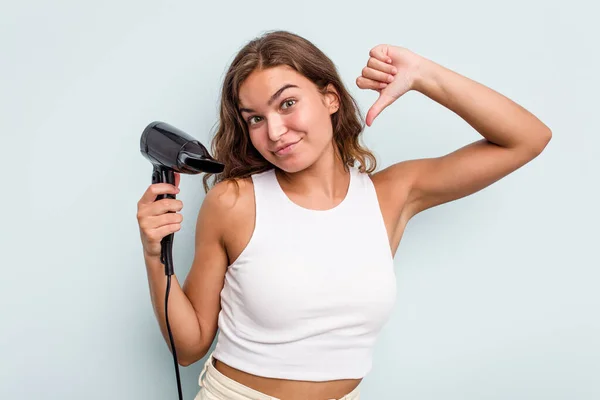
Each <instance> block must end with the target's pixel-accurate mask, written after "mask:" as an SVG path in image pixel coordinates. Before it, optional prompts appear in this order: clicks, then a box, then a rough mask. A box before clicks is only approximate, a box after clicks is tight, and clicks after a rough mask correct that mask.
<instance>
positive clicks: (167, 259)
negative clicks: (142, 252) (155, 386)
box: [161, 241, 183, 400]
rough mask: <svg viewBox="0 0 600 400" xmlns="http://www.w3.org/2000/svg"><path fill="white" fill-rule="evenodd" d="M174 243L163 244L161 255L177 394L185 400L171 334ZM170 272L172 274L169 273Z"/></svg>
mask: <svg viewBox="0 0 600 400" xmlns="http://www.w3.org/2000/svg"><path fill="white" fill-rule="evenodd" d="M172 245H173V241H169V242H168V244H167V243H163V246H162V249H161V253H162V256H161V257H162V260H161V261H162V262H163V264H164V265H165V272H166V275H167V291H166V293H165V322H166V324H167V332H168V333H169V341H170V343H171V352H172V353H173V362H174V363H175V375H176V377H177V392H178V393H179V400H183V394H182V392H181V378H180V377H179V363H178V362H177V350H176V349H175V341H174V340H173V333H172V332H171V325H170V324H169V292H170V291H171V275H173V257H172V251H173V247H172ZM169 272H170V273H169Z"/></svg>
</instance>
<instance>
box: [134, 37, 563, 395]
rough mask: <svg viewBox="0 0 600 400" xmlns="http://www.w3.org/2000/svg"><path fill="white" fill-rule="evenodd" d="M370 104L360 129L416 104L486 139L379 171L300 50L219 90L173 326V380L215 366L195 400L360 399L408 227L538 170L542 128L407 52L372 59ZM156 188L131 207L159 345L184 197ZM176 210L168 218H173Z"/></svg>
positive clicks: (256, 53) (349, 107) (322, 76)
mask: <svg viewBox="0 0 600 400" xmlns="http://www.w3.org/2000/svg"><path fill="white" fill-rule="evenodd" d="M356 84H357V85H358V86H359V87H360V88H362V89H372V90H376V91H377V92H378V93H379V99H378V100H377V101H376V102H375V104H374V105H373V106H372V107H371V109H370V110H369V111H368V113H367V116H366V124H367V125H369V126H370V125H371V124H372V123H373V120H374V119H375V118H376V117H377V116H378V115H379V114H380V113H381V112H382V110H384V109H385V108H386V107H387V106H389V105H390V104H392V103H393V102H394V101H395V100H396V99H398V98H399V97H400V96H402V95H403V94H404V93H406V92H408V91H410V90H416V91H419V92H421V93H423V94H424V95H425V96H427V97H429V98H430V99H432V100H434V101H436V102H438V103H439V104H442V105H443V106H445V107H447V108H448V109H450V110H452V111H453V112H455V113H456V114H457V115H459V116H460V117H462V118H463V119H464V120H465V121H466V122H467V123H469V124H470V125H471V126H472V127H473V128H474V129H476V130H477V131H478V132H479V133H480V134H481V135H482V136H483V138H482V139H481V140H480V141H477V142H474V143H471V144H469V145H467V146H465V147H463V148H460V149H458V150H456V151H454V152H452V153H450V154H447V155H444V156H442V157H439V158H429V159H416V160H405V161H401V162H398V163H397V164H394V165H392V166H390V167H389V168H386V169H383V170H381V171H378V172H375V173H374V171H375V169H376V162H375V158H374V157H373V155H372V154H371V153H370V152H369V151H368V150H367V149H365V148H364V147H363V146H362V145H361V144H360V143H359V138H360V134H361V132H362V130H363V123H362V119H361V116H360V113H359V110H358V107H357V106H356V104H355V102H354V100H353V99H352V97H351V96H350V95H349V93H348V91H347V90H346V88H345V87H344V84H343V83H342V81H341V79H340V77H339V76H338V73H337V71H336V68H335V66H334V64H333V63H332V62H331V61H330V60H329V59H328V58H327V56H326V55H324V54H323V53H322V52H321V51H320V50H318V49H317V48H316V47H315V46H314V45H313V44H312V43H310V42H309V41H307V40H305V39H303V38H301V37H299V36H297V35H294V34H291V33H288V32H281V31H278V32H270V33H268V34H266V35H263V36H261V37H259V38H256V39H255V40H253V41H251V42H250V43H248V44H247V45H246V46H245V47H244V48H243V49H241V51H240V52H239V54H238V55H237V57H236V58H235V59H234V61H233V63H232V65H231V67H230V68H229V71H228V73H227V75H226V77H225V80H224V84H223V91H222V98H221V111H220V125H219V128H218V131H217V133H216V135H215V137H214V142H213V147H212V154H213V156H214V157H215V158H216V159H218V160H219V161H221V162H223V163H224V164H225V165H226V167H225V170H224V171H223V173H221V174H219V175H218V176H215V185H214V186H213V187H212V188H210V189H209V186H208V184H207V182H208V179H209V176H205V180H204V185H205V190H206V191H207V195H206V197H205V199H204V202H203V204H202V207H201V209H200V212H199V215H198V219H197V224H196V248H195V257H194V261H193V265H192V267H191V270H190V272H189V274H188V276H187V278H186V280H185V284H184V285H183V288H182V287H180V286H179V283H178V282H177V280H176V279H174V281H173V283H172V287H171V292H170V298H169V307H170V311H169V318H170V323H171V326H172V332H173V336H174V340H175V346H176V348H177V353H178V356H179V363H180V364H181V365H184V366H185V365H190V364H192V363H194V362H196V361H198V360H200V359H201V358H203V357H205V356H206V354H207V353H208V351H209V349H210V347H211V345H212V343H213V340H214V338H215V335H216V333H217V329H219V336H218V340H217V343H216V347H215V349H214V352H213V353H212V354H211V355H210V356H209V357H208V358H207V361H206V363H205V365H204V370H203V371H202V373H201V374H200V379H199V383H200V386H201V389H200V391H199V393H198V396H197V397H196V399H284V400H296V399H303V400H304V399H315V400H317V399H319V400H323V399H358V398H359V391H360V389H359V384H360V382H361V380H362V378H364V376H365V375H366V374H367V373H368V372H369V371H370V369H371V356H372V348H373V345H374V343H375V340H376V337H377V335H378V333H379V331H380V329H381V328H382V326H383V325H384V324H385V322H386V321H387V318H388V316H389V315H390V312H391V310H392V307H393V305H394V300H395V296H396V280H395V276H394V269H393V257H394V255H395V252H396V249H397V248H398V245H399V242H400V239H401V237H402V233H403V232H404V228H405V226H406V224H407V222H408V221H409V220H410V219H411V218H412V217H413V216H414V215H416V214H417V213H419V212H421V211H423V210H426V209H428V208H431V207H434V206H436V205H439V204H442V203H445V202H449V201H453V200H456V199H459V198H461V197H464V196H467V195H469V194H472V193H475V192H477V191H479V190H481V189H483V188H485V187H487V186H489V185H490V184H492V183H493V182H495V181H497V180H499V179H501V178H502V177H504V176H506V175H508V174H509V173H511V172H513V171H515V170H517V169H518V168H520V167H521V166H523V165H524V164H526V163H527V162H529V161H531V160H532V159H533V158H535V157H536V156H537V155H539V154H540V152H542V150H543V149H544V148H545V146H546V145H547V143H548V141H549V140H550V138H551V131H550V129H549V128H548V127H547V126H546V125H544V124H543V123H542V122H540V121H539V120H538V119H537V118H536V117H535V116H533V115H532V114H530V113H529V112H528V111H526V110H525V109H523V108H522V107H520V106H519V105H517V104H515V103H514V102H512V101H511V100H509V99H507V98H506V97H504V96H502V95H500V94H498V93H496V92H494V91H493V90H491V89H489V88H487V87H485V86H483V85H481V84H479V83H476V82H474V81H472V80H470V79H468V78H466V77H464V76H461V75H459V74H457V73H455V72H452V71H450V70H448V69H446V68H444V67H442V66H440V65H438V64H436V63H435V62H433V61H430V60H428V59H426V58H424V57H421V56H419V55H417V54H415V53H414V52H412V51H410V50H408V49H405V48H402V47H398V46H391V45H379V46H376V47H375V48H373V49H372V50H371V52H370V58H369V60H368V62H367V65H366V66H365V68H364V69H363V70H362V74H361V76H360V77H358V79H357V80H356ZM178 185H179V177H177V183H176V185H175V186H172V185H168V184H153V185H151V186H150V187H149V188H148V189H147V191H146V192H145V193H144V195H143V197H142V198H141V200H140V201H139V204H138V221H139V225H140V231H141V238H142V243H143V248H144V258H145V262H146V266H147V272H148V279H149V283H150V289H151V295H152V301H153V304H154V309H155V313H156V316H157V319H158V321H159V325H160V327H161V330H162V333H163V335H164V337H165V340H166V342H167V343H169V340H168V336H167V330H166V325H165V320H164V311H163V304H164V293H165V285H166V282H165V278H164V269H163V267H162V265H161V264H160V261H159V258H160V239H161V238H162V237H164V236H166V235H167V234H169V233H172V232H176V231H178V230H179V229H180V224H181V221H182V216H181V214H180V213H179V211H181V209H182V207H183V204H182V202H181V201H180V200H169V199H164V200H160V201H157V202H155V201H154V200H155V198H156V195H158V194H164V193H178V192H179V189H178V188H177V186H178ZM168 211H174V213H167V212H168Z"/></svg>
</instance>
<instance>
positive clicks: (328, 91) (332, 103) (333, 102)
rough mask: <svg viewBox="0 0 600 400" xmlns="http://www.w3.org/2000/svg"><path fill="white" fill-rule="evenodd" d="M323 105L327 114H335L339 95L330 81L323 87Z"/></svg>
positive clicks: (337, 108) (338, 107)
mask: <svg viewBox="0 0 600 400" xmlns="http://www.w3.org/2000/svg"><path fill="white" fill-rule="evenodd" d="M325 106H327V108H328V109H329V114H335V113H336V112H337V111H338V110H339V109H340V96H339V94H338V92H337V90H335V87H334V86H333V85H332V84H331V83H330V84H328V85H327V87H326V88H325Z"/></svg>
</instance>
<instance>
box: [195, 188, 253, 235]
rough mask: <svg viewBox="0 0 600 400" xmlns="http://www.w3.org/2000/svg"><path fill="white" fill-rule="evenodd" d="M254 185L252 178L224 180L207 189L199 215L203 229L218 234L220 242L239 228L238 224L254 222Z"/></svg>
mask: <svg viewBox="0 0 600 400" xmlns="http://www.w3.org/2000/svg"><path fill="white" fill-rule="evenodd" d="M254 208H255V207H254V185H253V182H252V178H241V179H231V180H225V181H221V182H219V183H217V184H216V185H214V186H213V187H212V188H210V189H209V191H208V193H207V194H206V197H205V198H204V201H203V203H202V207H201V210H200V215H204V216H205V218H204V221H205V222H206V223H207V225H208V226H206V225H205V227H204V229H212V230H214V231H215V233H217V232H218V235H219V236H220V238H221V240H222V241H223V242H227V240H226V238H228V237H230V235H231V234H235V232H236V231H237V230H238V229H239V228H240V224H246V223H247V221H249V220H252V221H254Z"/></svg>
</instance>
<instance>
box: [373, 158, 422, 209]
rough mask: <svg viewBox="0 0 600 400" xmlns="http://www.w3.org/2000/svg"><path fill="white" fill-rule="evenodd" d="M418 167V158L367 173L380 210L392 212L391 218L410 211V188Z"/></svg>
mask: <svg viewBox="0 0 600 400" xmlns="http://www.w3.org/2000/svg"><path fill="white" fill-rule="evenodd" d="M419 169H420V165H419V160H406V161H401V162H398V163H396V164H393V165H390V166H389V167H387V168H384V169H382V170H380V171H377V172H375V173H372V174H370V175H369V176H370V178H371V181H372V182H373V186H375V191H376V192H377V198H378V199H379V203H380V206H381V208H382V211H384V212H386V211H387V213H388V214H393V215H394V216H393V217H392V218H393V219H396V218H399V217H400V215H401V214H403V213H404V214H407V213H408V214H410V213H411V210H410V205H411V204H412V201H413V200H414V199H412V198H411V196H412V188H413V184H414V181H415V177H416V176H417V174H418V171H419ZM411 216H412V215H410V216H409V217H408V218H410V217H411Z"/></svg>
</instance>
